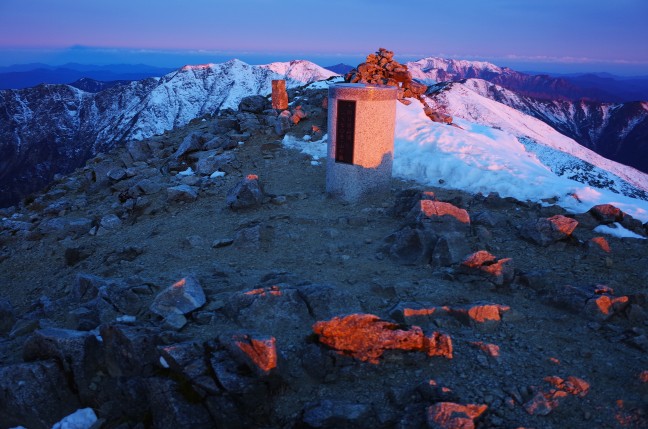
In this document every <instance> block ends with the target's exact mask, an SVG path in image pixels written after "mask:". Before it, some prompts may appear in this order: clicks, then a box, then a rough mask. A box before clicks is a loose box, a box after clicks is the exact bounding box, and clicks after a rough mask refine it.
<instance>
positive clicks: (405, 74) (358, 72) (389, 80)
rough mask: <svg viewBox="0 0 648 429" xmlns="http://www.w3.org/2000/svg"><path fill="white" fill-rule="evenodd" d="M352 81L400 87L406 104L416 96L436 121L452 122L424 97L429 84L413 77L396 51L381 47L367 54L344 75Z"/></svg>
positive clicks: (400, 94)
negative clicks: (396, 55) (363, 60)
mask: <svg viewBox="0 0 648 429" xmlns="http://www.w3.org/2000/svg"><path fill="white" fill-rule="evenodd" d="M344 80H345V81H346V82H350V83H364V84H372V85H388V86H396V87H398V101H400V102H401V103H403V104H405V105H409V104H411V103H412V101H411V100H408V98H416V99H417V100H419V101H420V102H421V103H422V104H423V110H424V111H425V114H426V115H427V116H428V117H429V118H430V119H431V120H433V121H435V122H442V123H447V124H451V123H452V116H449V115H446V114H444V113H441V112H438V111H435V110H434V109H432V108H431V107H430V106H429V105H428V104H427V103H426V102H425V99H424V98H423V95H424V94H425V91H427V86H426V85H424V84H422V83H420V82H417V81H415V80H413V79H412V73H410V72H409V70H408V69H407V66H406V65H404V64H401V63H399V62H398V61H396V60H394V52H392V51H389V50H387V49H385V48H379V49H378V51H377V52H375V53H373V54H369V55H367V60H366V61H365V62H364V63H362V64H360V65H358V67H357V68H355V69H353V70H351V71H350V72H349V73H347V74H346V75H345V76H344Z"/></svg>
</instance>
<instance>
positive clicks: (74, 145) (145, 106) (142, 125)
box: [0, 58, 648, 206]
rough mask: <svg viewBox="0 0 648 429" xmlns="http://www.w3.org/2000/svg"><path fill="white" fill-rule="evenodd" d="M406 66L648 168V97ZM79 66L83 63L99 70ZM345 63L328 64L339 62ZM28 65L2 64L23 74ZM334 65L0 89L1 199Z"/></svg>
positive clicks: (463, 68)
mask: <svg viewBox="0 0 648 429" xmlns="http://www.w3.org/2000/svg"><path fill="white" fill-rule="evenodd" d="M407 65H408V67H409V69H410V71H411V72H412V75H413V76H414V78H416V79H418V80H421V81H423V82H426V83H428V84H429V85H431V86H432V87H431V89H430V91H429V92H428V95H429V96H431V97H434V96H435V95H434V94H436V93H441V92H443V91H444V90H445V89H446V88H449V87H448V84H439V85H436V83H437V82H439V81H455V82H459V83H457V84H456V85H463V86H465V87H467V88H471V91H473V92H475V93H477V94H479V95H480V96H482V97H486V98H489V99H491V100H494V101H496V102H497V103H500V106H501V105H506V106H509V107H512V108H513V109H516V110H518V111H520V112H522V113H524V114H526V115H530V116H533V117H535V118H537V119H540V120H542V121H543V122H545V123H546V124H548V125H550V126H551V127H553V128H555V129H556V130H558V131H559V132H560V133H562V134H564V135H566V136H568V137H571V138H573V139H574V140H576V141H577V142H578V143H580V144H582V145H584V146H586V147H588V148H590V149H592V150H594V151H596V152H598V153H599V154H602V155H603V156H606V157H608V158H610V159H612V160H616V161H619V162H621V163H624V164H627V165H631V166H634V167H635V168H637V169H640V170H642V171H644V172H648V161H647V159H648V158H647V157H646V156H645V155H646V153H647V151H648V147H647V146H646V145H647V142H648V103H643V102H626V103H621V102H611V101H609V100H610V97H612V98H614V97H618V98H621V99H623V97H622V94H617V93H616V92H615V91H609V92H607V91H603V90H599V89H597V88H594V89H585V88H583V87H581V86H579V85H577V84H575V83H574V82H573V81H572V80H570V79H573V78H574V77H573V76H572V77H551V76H548V75H543V76H532V75H528V74H525V73H520V72H516V71H514V70H511V69H507V68H500V67H497V66H495V65H493V64H490V63H485V62H471V61H457V60H444V59H440V58H425V59H422V60H419V61H416V62H411V63H407ZM32 66H33V65H32ZM75 67H77V65H75ZM83 67H85V66H78V67H77V68H80V69H82V70H77V71H78V72H79V73H82V74H84V73H89V72H90V71H92V69H94V67H92V66H88V67H87V69H86V70H85V71H84V70H83ZM348 67H350V66H346V67H344V65H343V64H338V65H336V66H331V68H332V69H335V70H340V71H344V70H345V69H347V70H348ZM25 68H27V67H25ZM25 68H20V67H15V68H11V69H10V70H9V71H7V68H4V72H6V73H24V72H27V71H26V70H25ZM104 71H105V70H104ZM160 71H162V70H161V69H153V68H148V69H147V68H146V66H123V67H122V66H117V67H116V68H113V69H112V71H111V72H113V77H114V76H117V75H123V74H128V73H145V72H146V73H151V74H154V73H156V72H160ZM2 72H3V69H0V73H2ZM335 73H336V72H333V71H330V70H326V69H324V68H322V67H319V66H317V65H316V64H313V63H310V62H307V61H292V62H289V63H288V62H286V63H272V64H268V65H261V66H251V65H248V64H245V63H243V62H241V61H238V60H231V61H228V62H226V63H223V64H208V65H199V66H185V67H183V68H181V69H178V70H174V71H172V72H170V73H166V74H160V76H161V77H149V78H146V79H141V80H135V81H132V80H130V79H111V80H110V81H109V82H106V81H102V79H93V78H88V77H85V78H82V79H75V80H74V81H71V82H72V83H71V84H69V85H63V84H45V85H38V86H35V87H32V88H24V89H12V90H0V206H6V205H9V204H13V203H16V202H17V201H19V199H20V198H22V197H23V196H24V195H26V194H27V193H29V192H32V191H34V190H37V189H39V188H40V187H42V186H44V185H46V184H47V183H49V182H50V181H51V180H52V178H53V176H54V174H56V173H59V172H60V173H66V172H69V171H71V170H72V169H74V168H76V167H78V166H81V165H83V163H84V162H85V161H86V160H87V159H89V158H91V157H92V156H94V155H95V154H97V153H99V152H102V151H106V150H109V149H110V148H112V147H114V146H115V145H117V144H121V143H123V142H128V141H130V140H141V139H145V138H147V137H150V136H153V135H156V134H161V133H163V132H164V131H165V130H170V129H172V128H174V127H179V126H183V125H185V124H187V123H188V122H189V121H191V120H192V119H194V118H196V117H200V116H202V115H205V114H213V113H216V112H217V111H218V110H219V109H224V108H236V107H237V106H238V103H239V101H240V100H241V99H242V98H243V97H245V96H247V95H253V94H262V95H267V94H269V93H270V84H271V80H272V79H286V80H287V82H288V86H289V87H297V86H301V85H304V84H307V83H310V82H313V81H318V80H322V79H326V78H328V77H331V76H333V75H335ZM0 79H1V78H0ZM583 79H586V78H583ZM587 79H590V78H587ZM597 79H604V80H605V79H613V80H614V79H615V78H610V77H609V76H598V75H597V77H596V78H591V79H590V81H591V82H594V83H596V82H600V80H597ZM0 81H1V80H0ZM631 82H633V81H632V80H631ZM451 85H453V84H451ZM609 88H613V87H612V86H609ZM583 98H585V99H586V100H582V99H583ZM601 100H606V101H605V102H603V101H601ZM441 107H442V106H441Z"/></svg>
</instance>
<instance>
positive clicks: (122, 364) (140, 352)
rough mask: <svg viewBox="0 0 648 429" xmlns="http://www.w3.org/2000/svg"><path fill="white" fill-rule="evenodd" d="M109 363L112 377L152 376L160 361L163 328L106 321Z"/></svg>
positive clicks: (109, 372)
mask: <svg viewBox="0 0 648 429" xmlns="http://www.w3.org/2000/svg"><path fill="white" fill-rule="evenodd" d="M100 333H101V338H102V339H103V346H104V351H105V352H104V356H105V365H106V369H107V371H108V374H109V375H110V376H111V377H140V376H144V377H145V376H150V375H153V373H154V372H155V371H156V368H157V367H158V365H159V354H158V351H157V347H156V346H157V345H158V343H159V342H160V340H159V331H158V330H157V329H154V328H143V327H136V326H126V325H117V324H107V325H102V326H101V329H100Z"/></svg>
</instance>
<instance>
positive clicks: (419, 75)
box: [407, 57, 648, 103]
mask: <svg viewBox="0 0 648 429" xmlns="http://www.w3.org/2000/svg"><path fill="white" fill-rule="evenodd" d="M407 66H408V68H409V70H410V71H411V72H412V76H413V77H414V78H415V79H417V80H420V81H421V82H424V83H428V84H430V83H437V82H448V81H459V80H462V79H469V78H476V79H483V80H486V81H489V82H492V83H495V84H497V85H499V86H501V87H504V88H506V89H509V90H511V91H515V92H516V93H518V94H520V95H526V96H529V97H533V98H536V99H539V100H570V101H578V100H590V101H599V102H609V103H621V102H628V101H648V77H636V78H623V77H619V76H613V75H604V76H601V75H596V74H582V75H564V76H562V75H559V76H550V75H548V74H527V73H521V72H518V71H515V70H512V69H510V68H508V67H498V66H496V65H495V64H491V63H488V62H483V61H464V60H449V59H445V58H436V57H429V58H423V59H421V60H418V61H413V62H409V63H407Z"/></svg>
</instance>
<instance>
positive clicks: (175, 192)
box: [167, 185, 198, 203]
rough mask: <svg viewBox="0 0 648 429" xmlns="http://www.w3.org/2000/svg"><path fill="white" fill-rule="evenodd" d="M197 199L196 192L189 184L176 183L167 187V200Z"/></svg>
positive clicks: (188, 200)
mask: <svg viewBox="0 0 648 429" xmlns="http://www.w3.org/2000/svg"><path fill="white" fill-rule="evenodd" d="M197 199H198V192H196V190H195V189H194V188H192V187H191V186H189V185H178V186H171V187H169V188H167V201H169V202H180V201H184V202H188V203H190V202H192V201H196V200H197Z"/></svg>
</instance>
